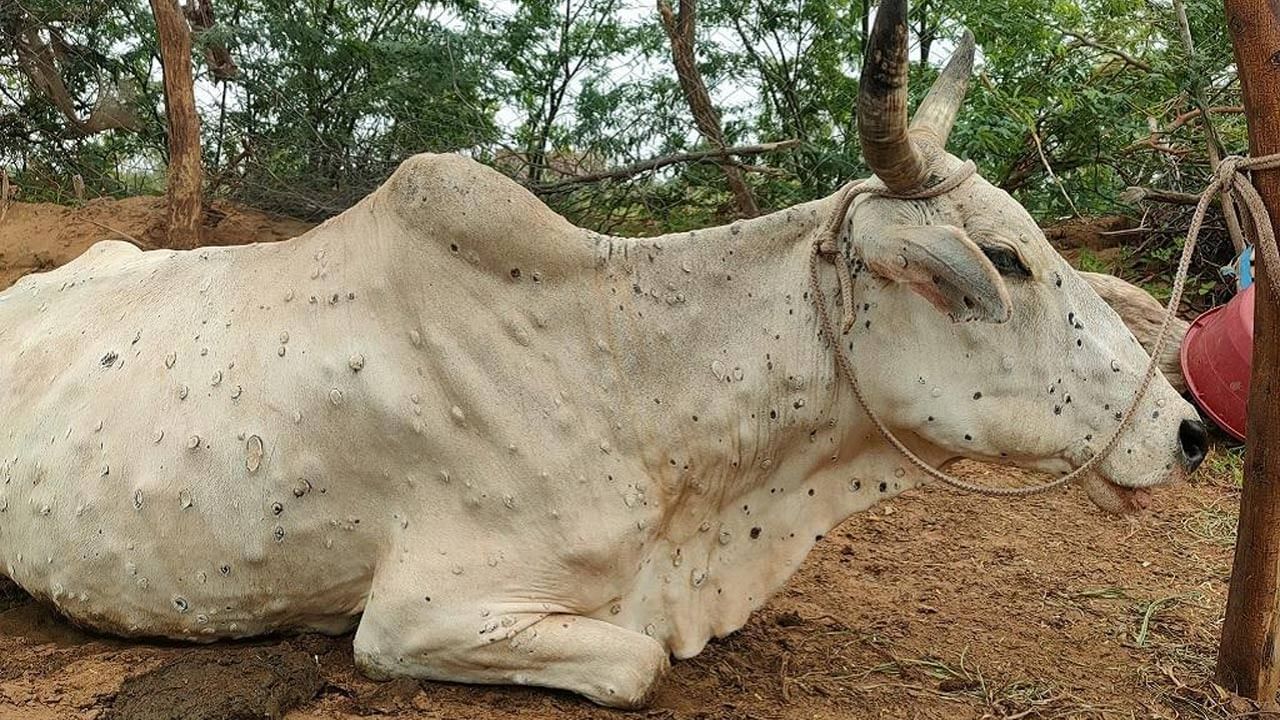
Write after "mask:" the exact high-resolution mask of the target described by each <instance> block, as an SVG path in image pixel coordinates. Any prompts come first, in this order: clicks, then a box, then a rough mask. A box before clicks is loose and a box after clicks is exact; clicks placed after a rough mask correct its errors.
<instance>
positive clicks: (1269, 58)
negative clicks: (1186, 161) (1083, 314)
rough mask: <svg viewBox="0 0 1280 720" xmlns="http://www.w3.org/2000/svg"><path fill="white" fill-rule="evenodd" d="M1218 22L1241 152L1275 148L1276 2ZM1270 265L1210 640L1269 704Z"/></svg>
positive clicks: (1269, 193)
mask: <svg viewBox="0 0 1280 720" xmlns="http://www.w3.org/2000/svg"><path fill="white" fill-rule="evenodd" d="M1226 10H1227V27H1228V28H1229V29H1230V31H1231V42H1232V45H1233V46H1234V47H1235V56H1236V65H1237V67H1238V68H1239V73H1240V84H1241V89H1242V93H1243V95H1244V106H1245V115H1246V117H1247V119H1248V121H1249V152H1250V153H1251V154H1253V155H1254V156H1261V155H1269V154H1272V153H1278V152H1280V63H1278V62H1277V60H1278V59H1280V5H1278V4H1277V3H1276V2H1275V0H1226ZM1253 182H1254V185H1255V186H1256V187H1257V188H1258V191H1259V192H1260V193H1261V194H1262V198H1263V201H1264V202H1265V203H1266V206H1267V211H1268V215H1269V216H1270V218H1271V223H1272V225H1273V226H1274V227H1277V228H1280V171H1275V170H1271V171H1266V172H1256V173H1254V177H1253ZM1277 271H1280V268H1272V267H1267V264H1266V263H1265V262H1258V263H1256V274H1257V277H1256V279H1255V281H1254V285H1255V286H1256V287H1257V291H1256V292H1257V294H1256V295H1255V297H1254V325H1253V329H1254V339H1253V374H1252V379H1251V381H1250V385H1249V411H1248V420H1249V429H1248V433H1247V437H1248V442H1247V450H1246V451H1245V463H1244V491H1243V493H1242V495H1241V498H1240V529H1239V534H1238V536H1237V538H1236V553H1235V563H1234V565H1233V567H1232V572H1231V589H1230V591H1229V593H1228V595H1227V616H1226V619H1225V621H1224V622H1223V625H1222V643H1221V645H1220V646H1219V648H1218V682H1219V683H1221V684H1222V685H1223V686H1225V687H1226V688H1228V689H1230V690H1233V691H1235V692H1237V693H1239V694H1241V695H1244V696H1246V697H1249V698H1252V699H1254V700H1257V701H1259V702H1262V703H1264V704H1265V705H1267V706H1271V707H1274V705H1275V701H1276V691H1277V689H1280V658H1277V656H1276V654H1277V645H1276V636H1277V633H1280V612H1278V608H1277V604H1278V603H1280V596H1277V590H1280V333H1278V332H1277V330H1278V329H1280V308H1278V307H1277V302H1280V298H1277V297H1274V296H1273V294H1272V292H1271V285H1270V281H1269V280H1268V277H1269V276H1270V275H1272V274H1274V273H1276V272H1277Z"/></svg>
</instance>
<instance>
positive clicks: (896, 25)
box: [858, 0, 929, 193]
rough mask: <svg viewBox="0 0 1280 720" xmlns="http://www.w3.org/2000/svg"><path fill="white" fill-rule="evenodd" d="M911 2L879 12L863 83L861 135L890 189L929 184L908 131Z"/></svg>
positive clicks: (898, 0) (892, 2) (900, 0)
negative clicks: (908, 16)
mask: <svg viewBox="0 0 1280 720" xmlns="http://www.w3.org/2000/svg"><path fill="white" fill-rule="evenodd" d="M909 62H910V61H909V60H908V59H907V0H885V1H884V2H882V3H880V7H879V9H878V10H877V11H876V25H875V28H874V29H873V30H872V31H871V38H870V42H869V44H868V46H867V56H866V59H865V60H864V61H863V63H862V78H861V80H860V81H859V83H858V85H859V87H858V138H859V139H860V140H861V142H862V157H863V159H864V160H866V162H867V167H869V168H871V171H872V172H874V173H875V174H876V176H877V177H879V178H880V180H881V181H882V182H884V184H885V185H887V186H888V187H889V189H890V190H893V191H895V192H900V193H906V192H911V191H913V190H916V189H919V188H920V187H922V186H923V185H924V181H925V179H926V178H927V177H928V170H929V169H928V167H927V166H926V164H925V158H924V156H923V155H922V154H921V152H920V149H919V148H917V147H916V146H915V144H914V143H913V142H912V141H911V136H910V135H909V134H908V133H907V66H908V63H909Z"/></svg>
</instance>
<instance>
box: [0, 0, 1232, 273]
mask: <svg viewBox="0 0 1280 720" xmlns="http://www.w3.org/2000/svg"><path fill="white" fill-rule="evenodd" d="M215 2H216V5H215V6H214V9H215V10H216V12H217V22H216V24H215V25H213V26H212V27H211V28H209V29H208V30H206V31H203V32H201V33H199V34H198V35H197V37H196V48H195V52H194V56H195V57H194V63H195V70H196V73H197V100H198V103H199V105H200V110H201V115H202V118H201V119H202V134H203V139H204V154H205V158H204V159H205V169H206V177H207V179H208V181H207V185H206V188H207V191H208V193H209V194H211V195H213V196H222V197H229V198H232V199H236V200H239V201H243V202H246V203H248V204H251V205H254V206H258V207H261V208H264V209H268V210H273V211H277V212H281V213H286V214H291V215H296V216H300V217H304V218H311V219H316V218H321V217H325V216H329V215H332V214H334V213H337V212H340V211H341V210H342V209H344V208H345V207H347V206H349V205H351V204H352V203H353V202H354V201H355V200H357V199H358V198H360V197H361V196H363V195H364V194H366V193H367V192H369V191H370V190H371V189H372V188H374V187H376V186H377V184H378V183H379V182H380V181H381V180H382V179H383V178H385V177H386V176H387V174H388V173H389V172H390V171H391V170H392V169H393V168H394V167H395V166H396V164H397V163H399V162H400V161H401V160H402V159H404V158H405V157H406V156H408V155H410V154H412V153H415V152H422V151H461V152H464V153H467V154H469V155H471V156H473V157H475V158H476V159H478V160H481V161H482V162H486V163H489V164H491V165H494V166H495V167H497V168H498V169H500V170H501V171H503V172H505V173H507V174H508V175H511V176H512V177H514V178H516V179H517V180H518V181H520V182H523V183H525V184H526V185H528V186H530V187H531V188H532V189H534V190H535V192H539V194H540V195H542V196H543V198H544V199H545V200H546V201H547V202H548V203H549V204H551V205H552V206H553V207H554V208H556V209H557V210H559V211H560V212H562V213H564V214H566V215H567V216H569V217H570V218H571V219H572V220H573V221H575V222H577V223H579V224H582V225H585V226H588V227H592V228H594V229H598V230H602V231H610V232H620V233H633V234H651V233H656V232H659V231H669V230H676V229H682V228H690V227H698V226H703V225H707V224H710V223H715V222H721V221H724V220H726V219H731V218H732V217H733V216H734V204H733V202H732V197H731V196H730V195H729V193H728V191H727V188H726V185H725V182H724V176H723V174H722V172H721V170H720V169H719V168H718V167H717V166H716V165H714V164H709V163H708V164H686V165H680V166H674V167H670V168H667V169H664V170H660V171H657V172H651V173H646V174H640V175H636V176H634V177H631V178H627V179H622V180H618V181H613V182H604V183H591V184H582V185H576V186H572V189H571V190H568V191H565V190H563V189H561V190H557V191H550V190H548V189H546V187H545V186H547V185H548V184H550V183H554V182H556V181H559V180H564V179H565V178H571V177H572V176H574V175H575V174H578V173H582V172H588V171H597V170H602V169H606V168H611V167H616V166H620V165H625V164H627V163H630V162H634V161H637V160H641V159H645V158H649V157H653V156H658V155H663V154H666V153H672V152H677V151H681V150H687V149H694V148H698V147H703V145H702V141H701V139H700V137H699V136H698V134H697V132H696V130H695V129H694V124H693V121H692V118H691V116H690V113H689V110H688V107H687V105H686V103H685V102H684V98H683V96H682V94H681V91H680V87H679V85H678V84H677V82H676V76H675V73H674V70H673V68H672V65H671V57H670V49H669V47H668V46H667V39H666V36H665V35H664V34H663V31H662V28H661V25H660V23H659V22H658V13H657V10H656V7H655V6H654V5H652V4H649V3H647V2H636V1H635V0H519V1H517V0H439V1H436V0H429V1H421V0H291V1H289V2H286V1H285V0H215ZM1170 2H1171V0H1050V1H1049V2H1046V1H1045V0H951V1H949V2H947V3H945V4H943V3H942V2H940V0H918V1H917V2H915V3H914V4H913V7H912V30H913V37H912V41H913V48H914V49H913V53H914V55H915V59H916V62H915V63H914V66H913V70H912V72H913V82H912V86H911V87H912V92H913V96H914V97H915V98H916V99H918V98H919V97H920V96H921V95H922V94H923V92H924V91H925V90H926V89H927V88H928V84H929V82H930V81H931V80H932V79H933V77H934V76H935V75H936V71H937V67H938V66H939V65H940V64H941V61H942V60H944V59H945V56H946V53H947V50H948V49H949V48H950V46H951V45H952V44H953V42H954V39H955V38H957V37H958V36H959V33H960V32H961V29H962V27H968V28H970V29H971V30H972V31H973V32H974V34H975V35H976V37H977V41H978V45H979V48H980V60H979V74H978V76H977V77H976V78H975V82H974V84H973V87H972V90H971V92H970V95H969V100H968V105H967V108H966V111H965V112H964V113H963V114H962V116H961V118H960V120H959V123H958V126H957V128H956V130H955V132H954V134H953V136H952V141H951V149H952V151H953V152H955V153H956V154H958V155H961V156H966V157H969V158H972V159H973V160H975V161H976V162H977V163H978V165H979V168H980V169H981V171H982V172H983V174H984V175H985V176H986V177H987V178H989V179H990V180H992V181H993V182H995V183H997V184H998V185H1001V186H1002V187H1004V188H1006V189H1007V190H1009V191H1010V192H1012V193H1013V194H1014V195H1015V196H1016V197H1017V198H1018V199H1019V200H1020V201H1021V202H1022V203H1023V204H1024V205H1026V206H1027V208H1028V209H1029V210H1030V211H1031V212H1032V213H1033V214H1034V215H1035V216H1036V217H1037V218H1038V219H1039V220H1041V221H1042V222H1044V223H1051V222H1054V221H1056V220H1060V219H1062V218H1066V217H1070V216H1074V215H1083V216H1095V215H1103V214H1110V213H1116V212H1123V213H1127V214H1129V215H1131V216H1134V217H1135V218H1136V219H1137V220H1138V224H1139V225H1140V228H1142V229H1141V230H1139V231H1138V232H1135V233H1133V235H1132V239H1133V240H1134V242H1132V243H1130V244H1129V247H1130V249H1129V250H1128V251H1127V252H1128V260H1129V265H1130V266H1133V265H1135V264H1136V265H1137V266H1138V269H1137V270H1136V271H1135V272H1138V273H1139V275H1141V274H1142V270H1141V266H1142V265H1143V264H1144V263H1145V264H1148V265H1151V266H1152V267H1155V268H1160V267H1166V268H1167V264H1162V263H1167V260H1168V258H1170V257H1172V256H1174V255H1175V254H1176V252H1177V251H1178V242H1179V239H1178V238H1179V236H1180V233H1181V228H1182V227H1184V226H1185V215H1186V214H1187V212H1188V211H1189V209H1188V208H1184V207H1178V206H1157V207H1152V208H1141V207H1137V208H1135V207H1132V206H1128V205H1124V204H1123V203H1121V201H1120V198H1121V195H1122V193H1123V191H1124V190H1125V188H1126V187H1129V186H1135V185H1136V186H1148V187H1159V188H1166V189H1176V190H1183V191H1189V192H1197V191H1198V190H1199V188H1200V187H1201V186H1202V185H1203V183H1204V181H1205V179H1206V177H1207V174H1208V164H1207V153H1206V147H1205V138H1204V132H1203V127H1202V126H1201V125H1200V124H1199V123H1198V122H1197V121H1195V120H1194V119H1192V120H1190V121H1187V120H1186V119H1185V118H1184V119H1183V120H1182V121H1179V120H1178V118H1179V116H1182V115H1184V114H1185V113H1187V112H1189V111H1190V110H1192V109H1193V108H1194V107H1195V105H1194V103H1193V101H1192V91H1193V90H1194V89H1195V88H1196V87H1198V86H1199V87H1203V88H1204V95H1205V98H1204V99H1205V101H1206V103H1207V104H1208V105H1211V106H1232V105H1236V104H1238V102H1239V99H1238V85H1237V81H1236V77H1235V73H1234V68H1233V66H1232V61H1231V53H1230V45H1229V41H1228V38H1227V34H1226V33H1225V32H1224V31H1223V30H1224V20H1223V17H1222V10H1221V5H1220V3H1218V2H1216V0H1189V2H1188V3H1187V14H1188V17H1189V21H1190V26H1191V29H1192V35H1193V37H1194V39H1195V42H1196V49H1195V53H1194V55H1193V56H1188V53H1187V52H1186V49H1185V48H1184V46H1183V44H1182V43H1181V42H1180V39H1179V30H1178V24H1177V21H1176V16H1175V13H1174V9H1173V6H1172V5H1171V4H1170ZM869 5H872V4H871V0H703V2H702V3H700V7H699V23H698V29H697V38H698V41H697V46H696V53H697V57H698V62H699V67H700V68H701V71H702V73H703V76H704V78H705V80H706V82H707V84H708V85H709V86H710V88H711V94H712V98H713V100H714V101H715V103H716V104H717V108H718V110H719V111H720V113H721V115H722V117H723V121H724V130H725V134H726V136H727V140H728V142H729V143H730V144H740V143H753V142H766V141H775V140H785V139H791V138H795V139H799V140H800V141H801V143H800V145H799V146H798V147H795V148H794V149H791V150H789V151H785V152H779V153H774V154H769V155H763V156H759V157H754V158H744V159H743V160H742V161H741V163H742V165H743V166H744V168H745V169H746V170H749V171H750V172H748V173H747V178H748V181H749V182H750V184H751V186H752V189H753V191H754V193H755V194H756V196H757V200H758V202H759V204H760V206H761V208H762V209H764V210H771V209H777V208H779V207H783V206H786V205H789V204H793V203H795V202H799V201H803V200H807V199H811V198H814V197H818V196H822V195H825V194H828V193H830V192H832V191H834V190H835V189H836V188H837V187H839V186H840V185H841V184H842V183H843V182H845V181H847V180H849V179H851V178H855V177H861V176H865V175H866V174H867V171H866V169H865V168H864V167H863V165H862V163H861V161H860V159H859V157H858V151H857V139H856V134H855V133H856V130H855V118H854V116H853V107H854V98H855V96H856V93H857V86H858V77H857V76H858V70H859V66H860V62H861V59H860V58H861V53H862V49H863V40H864V36H865V32H866V21H867V19H868V18H869V17H870V16H871V14H872V13H873V12H874V6H873V5H872V6H870V7H869ZM30 32H34V33H37V34H38V35H37V36H38V37H40V38H41V39H42V40H46V41H51V42H52V44H53V45H54V46H55V47H56V48H57V50H58V52H59V61H60V62H59V72H60V75H61V77H62V79H63V80H64V82H65V83H66V85H67V87H68V88H69V89H70V90H71V92H72V95H73V98H74V103H75V105H76V108H77V111H78V113H79V114H80V115H81V116H82V117H83V116H86V115H88V114H89V112H90V110H92V109H93V108H94V107H95V105H96V104H98V103H100V102H101V101H102V99H103V98H104V97H119V98H120V99H121V101H122V102H124V103H125V104H127V105H128V107H129V109H130V110H131V112H133V113H134V116H135V117H136V120H137V122H136V125H135V128H134V129H131V130H108V131H105V132H97V133H92V134H85V133H82V132H79V131H78V130H77V128H76V127H75V125H74V124H73V123H69V122H68V120H67V118H66V117H65V113H60V112H59V110H58V109H57V108H56V107H55V106H54V105H53V104H52V103H51V102H50V101H49V99H48V98H47V96H46V94H45V93H42V92H40V91H39V89H38V88H36V87H34V86H33V83H32V82H30V80H29V78H28V77H27V76H26V75H24V73H23V72H21V67H20V65H19V63H20V60H21V58H20V57H19V55H18V53H17V52H16V47H17V42H18V41H19V40H20V39H21V38H22V37H23V33H30ZM154 33H155V29H154V25H153V23H152V19H151V13H150V9H149V7H148V5H147V2H146V0H5V1H4V2H3V3H0V165H2V166H3V167H4V168H6V169H7V170H8V172H9V173H10V175H11V176H12V177H13V179H14V182H15V183H16V184H17V185H18V186H20V187H21V191H22V199H25V200H54V201H68V200H69V199H71V198H72V196H73V194H74V191H73V178H74V177H75V176H77V175H78V176H80V178H82V179H83V183H84V186H85V190H84V193H85V194H86V195H87V196H89V197H93V196H100V195H109V196H121V195H132V194H139V193H149V192H158V191H160V190H162V186H163V168H164V163H165V136H164V122H163V112H164V107H163V92H162V86H161V83H160V72H159V59H158V56H157V48H156V42H155V37H154ZM214 46H221V47H226V48H227V49H228V50H229V52H230V54H231V56H232V58H233V59H234V61H235V63H236V65H237V66H238V67H239V72H238V74H237V75H236V76H235V77H232V78H230V79H225V80H224V79H220V78H218V77H216V76H215V75H214V74H213V73H212V72H211V68H210V67H209V61H208V59H207V58H208V56H207V55H206V53H205V52H204V51H205V50H206V49H207V48H209V47H214ZM1212 117H1213V121H1214V123H1215V125H1216V127H1217V129H1218V132H1219V133H1220V134H1221V136H1222V140H1223V143H1224V145H1225V147H1226V150H1227V151H1228V152H1243V150H1244V147H1245V134H1244V123H1243V118H1242V117H1241V116H1240V115H1238V114H1233V113H1223V114H1215V115H1213V116H1212ZM1042 153H1043V157H1042ZM1049 167H1051V168H1052V169H1053V171H1054V174H1051V173H1050V172H1048V170H1047V168H1049ZM1215 222H1220V219H1218V220H1215ZM1214 230H1218V231H1220V230H1221V228H1211V233H1210V239H1209V241H1208V242H1207V243H1206V245H1205V248H1204V250H1203V251H1202V254H1203V255H1204V257H1203V258H1202V263H1201V264H1202V265H1203V266H1204V267H1205V268H1209V267H1216V266H1217V265H1219V264H1222V263H1224V262H1226V261H1227V260H1229V259H1230V255H1231V252H1230V246H1229V243H1226V241H1225V239H1224V237H1223V236H1222V234H1221V232H1218V233H1217V234H1214V232H1213V231H1214ZM1224 244H1225V247H1224ZM1084 262H1085V263H1086V264H1087V263H1088V262H1090V259H1089V257H1088V256H1087V255H1086V257H1085V259H1084ZM1150 274H1153V275H1154V274H1155V273H1154V272H1153V273H1150ZM1138 279H1142V278H1141V277H1139V278H1138ZM1210 284H1212V283H1210ZM1209 291H1210V290H1205V292H1209Z"/></svg>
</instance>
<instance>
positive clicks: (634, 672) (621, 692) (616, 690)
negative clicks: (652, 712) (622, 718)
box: [584, 642, 671, 710]
mask: <svg viewBox="0 0 1280 720" xmlns="http://www.w3.org/2000/svg"><path fill="white" fill-rule="evenodd" d="M651 651H652V652H650V653H646V654H647V655H648V657H646V658H645V662H642V663H640V666H639V667H631V668H626V669H622V668H619V669H617V670H616V676H615V677H613V678H611V680H613V682H610V683H608V684H607V685H604V686H603V687H602V688H600V689H599V690H597V691H595V692H589V693H584V695H586V696H587V698H588V699H589V700H591V701H592V702H594V703H596V704H598V705H604V706H606V707H612V708H618V709H619V710H641V709H644V708H646V707H648V706H649V703H651V702H653V698H654V696H655V695H656V694H657V693H658V686H659V685H661V684H662V681H663V679H664V678H665V677H666V676H667V672H668V671H669V670H670V669H671V660H670V659H669V657H668V656H667V651H666V649H665V648H663V647H662V646H661V645H659V644H658V643H656V642H655V643H653V645H652V647H651Z"/></svg>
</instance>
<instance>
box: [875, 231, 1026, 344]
mask: <svg viewBox="0 0 1280 720" xmlns="http://www.w3.org/2000/svg"><path fill="white" fill-rule="evenodd" d="M854 253H855V254H857V255H858V256H859V257H860V258H862V261H863V262H864V263H865V264H866V266H867V268H868V269H869V270H871V272H873V273H875V274H876V275H879V276H880V277H883V278H886V279H888V280H892V281H894V282H897V283H902V284H904V285H908V286H910V287H911V289H912V290H914V291H915V292H916V293H918V294H919V295H920V296H922V297H924V298H925V299H926V300H928V301H929V302H931V303H933V305H934V306H935V307H937V308H938V309H939V310H941V311H942V312H945V313H947V315H949V316H950V317H951V319H952V320H954V321H956V322H964V321H969V320H979V321H982V322H990V323H1002V322H1005V321H1006V320H1008V319H1009V316H1010V314H1011V313H1012V309H1013V306H1012V305H1011V304H1010V301H1009V289H1008V288H1007V287H1006V286H1005V284H1004V280H1003V279H1001V277H1000V273H999V272H997V271H996V268H995V266H994V265H992V264H991V260H989V259H988V258H987V256H986V255H984V254H983V252H982V250H981V249H980V248H979V247H978V246H977V244H976V243H974V242H973V241H972V240H970V239H969V236H968V235H966V234H965V232H964V230H962V229H960V228H958V227H955V226H952V225H903V226H896V227H893V228H891V229H890V230H888V231H887V232H878V233H874V234H872V233H867V234H866V235H864V236H863V237H861V238H859V240H858V241H857V242H855V244H854Z"/></svg>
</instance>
